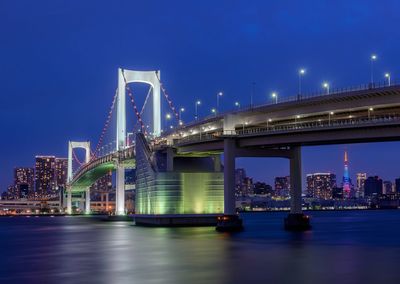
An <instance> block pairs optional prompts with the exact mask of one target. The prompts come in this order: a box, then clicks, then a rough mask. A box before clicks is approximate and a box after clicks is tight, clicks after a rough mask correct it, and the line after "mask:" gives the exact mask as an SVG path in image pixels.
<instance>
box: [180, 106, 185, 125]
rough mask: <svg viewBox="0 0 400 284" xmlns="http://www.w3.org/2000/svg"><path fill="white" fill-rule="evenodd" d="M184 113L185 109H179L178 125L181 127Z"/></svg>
mask: <svg viewBox="0 0 400 284" xmlns="http://www.w3.org/2000/svg"><path fill="white" fill-rule="evenodd" d="M184 111H185V108H184V107H181V108H180V109H179V125H182V124H183V122H182V112H184Z"/></svg>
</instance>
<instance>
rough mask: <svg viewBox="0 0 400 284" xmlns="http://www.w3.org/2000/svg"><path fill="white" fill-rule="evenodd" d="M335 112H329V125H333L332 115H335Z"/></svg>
mask: <svg viewBox="0 0 400 284" xmlns="http://www.w3.org/2000/svg"><path fill="white" fill-rule="evenodd" d="M334 114H335V113H334V112H333V111H330V112H329V113H328V125H329V126H331V115H334Z"/></svg>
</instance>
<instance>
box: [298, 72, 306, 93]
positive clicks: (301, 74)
mask: <svg viewBox="0 0 400 284" xmlns="http://www.w3.org/2000/svg"><path fill="white" fill-rule="evenodd" d="M304 74H306V69H303V68H301V69H300V70H299V97H300V96H301V77H302V76H303V75H304Z"/></svg>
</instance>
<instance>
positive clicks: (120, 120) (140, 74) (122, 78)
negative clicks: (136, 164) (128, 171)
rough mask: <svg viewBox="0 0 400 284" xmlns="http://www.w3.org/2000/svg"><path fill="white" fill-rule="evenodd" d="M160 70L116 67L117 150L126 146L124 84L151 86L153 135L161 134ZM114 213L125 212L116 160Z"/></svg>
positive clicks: (122, 170)
mask: <svg viewBox="0 0 400 284" xmlns="http://www.w3.org/2000/svg"><path fill="white" fill-rule="evenodd" d="M159 77H160V71H158V70H155V71H136V70H126V69H122V68H118V95H117V148H116V150H117V151H120V150H124V149H125V148H126V146H127V145H126V141H127V139H126V137H127V133H126V85H127V84H128V83H133V82H139V83H145V84H148V85H150V86H151V87H152V88H153V114H152V115H153V129H152V130H153V133H152V134H153V136H159V135H160V134H161V97H160V93H161V86H160V80H159ZM115 196H116V204H115V211H116V212H115V213H116V215H124V214H125V168H124V166H123V165H122V164H121V163H119V161H116V194H115Z"/></svg>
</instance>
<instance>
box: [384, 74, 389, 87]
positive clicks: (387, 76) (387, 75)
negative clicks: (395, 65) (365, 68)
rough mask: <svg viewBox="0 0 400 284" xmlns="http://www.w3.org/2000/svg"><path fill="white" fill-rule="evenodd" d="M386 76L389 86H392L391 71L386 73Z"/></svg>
mask: <svg viewBox="0 0 400 284" xmlns="http://www.w3.org/2000/svg"><path fill="white" fill-rule="evenodd" d="M385 78H387V80H388V86H390V73H385Z"/></svg>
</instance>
